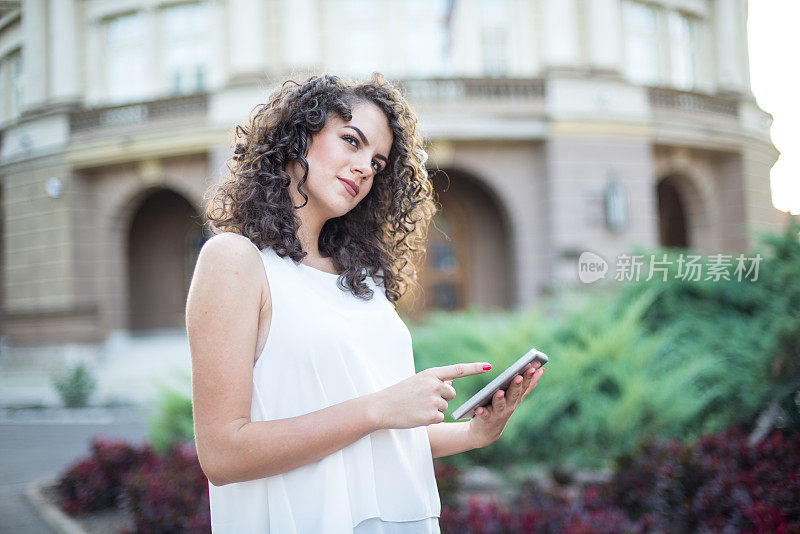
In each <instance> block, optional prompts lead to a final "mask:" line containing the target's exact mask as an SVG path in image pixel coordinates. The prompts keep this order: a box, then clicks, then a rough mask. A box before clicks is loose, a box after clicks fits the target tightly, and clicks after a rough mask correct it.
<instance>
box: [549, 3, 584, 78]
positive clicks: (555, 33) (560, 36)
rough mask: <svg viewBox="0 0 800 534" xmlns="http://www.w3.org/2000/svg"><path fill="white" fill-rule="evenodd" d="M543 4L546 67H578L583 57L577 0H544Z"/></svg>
mask: <svg viewBox="0 0 800 534" xmlns="http://www.w3.org/2000/svg"><path fill="white" fill-rule="evenodd" d="M541 6H542V15H541V17H542V24H543V29H544V61H543V63H544V67H545V68H554V67H555V68H559V67H568V68H573V67H576V66H577V65H578V63H579V62H580V59H581V58H580V40H579V39H580V35H579V32H578V6H577V2H576V0H544V1H543V2H542V3H541Z"/></svg>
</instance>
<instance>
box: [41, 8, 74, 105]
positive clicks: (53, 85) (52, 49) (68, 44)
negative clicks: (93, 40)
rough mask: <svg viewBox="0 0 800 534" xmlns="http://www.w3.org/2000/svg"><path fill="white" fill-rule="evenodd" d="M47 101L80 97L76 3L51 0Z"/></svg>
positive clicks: (72, 99) (60, 100)
mask: <svg viewBox="0 0 800 534" xmlns="http://www.w3.org/2000/svg"><path fill="white" fill-rule="evenodd" d="M49 5H50V17H49V21H48V22H49V23H50V37H51V38H50V42H49V43H48V45H49V53H48V56H49V57H50V59H51V61H50V64H49V65H48V67H49V70H50V77H49V79H50V98H51V99H52V100H54V101H57V102H64V101H67V102H69V101H74V100H77V99H78V98H79V97H80V79H79V77H78V73H79V72H80V70H79V68H78V17H77V6H76V5H75V0H50V4H49Z"/></svg>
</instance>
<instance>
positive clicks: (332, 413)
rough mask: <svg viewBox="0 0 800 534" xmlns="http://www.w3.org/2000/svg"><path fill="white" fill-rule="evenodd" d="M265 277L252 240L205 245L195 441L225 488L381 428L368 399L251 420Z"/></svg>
mask: <svg viewBox="0 0 800 534" xmlns="http://www.w3.org/2000/svg"><path fill="white" fill-rule="evenodd" d="M265 279H266V277H265V275H264V267H263V263H262V259H261V257H260V256H259V254H258V252H257V251H256V249H255V248H254V247H253V246H252V244H250V243H248V242H247V241H246V240H245V239H243V238H242V237H241V236H236V235H233V234H220V235H218V236H214V237H212V238H211V239H210V240H209V241H208V242H207V243H206V244H205V245H204V246H203V249H202V251H201V253H200V256H199V258H198V261H197V266H196V267H195V272H194V276H193V278H192V285H191V288H190V290H189V297H188V300H187V305H186V327H187V332H188V335H189V345H190V349H191V355H192V406H193V415H194V427H195V443H196V446H197V455H198V459H199V461H200V465H201V466H202V468H203V472H204V473H205V474H206V476H207V477H208V479H209V480H210V481H211V483H212V484H214V485H217V486H219V485H224V484H229V483H231V482H242V481H247V480H254V479H257V478H263V477H267V476H271V475H275V474H278V473H283V472H286V471H289V470H291V469H294V468H297V467H300V466H302V465H305V464H308V463H311V462H314V461H317V460H320V459H321V458H324V457H325V456H327V455H329V454H331V453H333V452H335V451H337V450H339V449H342V448H344V447H346V446H347V445H349V444H351V443H353V442H355V441H357V440H359V439H360V438H362V437H364V436H366V435H367V434H369V433H370V432H372V431H374V430H377V429H378V428H379V415H378V414H376V413H375V412H374V407H373V406H372V403H371V402H370V400H371V399H369V398H367V397H359V398H356V399H352V400H349V401H346V402H343V403H341V404H337V405H334V406H330V407H328V408H325V409H323V410H319V411H316V412H313V413H309V414H306V415H301V416H298V417H292V418H288V419H281V420H276V421H258V422H251V421H250V404H251V395H252V384H253V360H254V358H255V351H256V343H257V337H258V318H259V313H260V311H261V308H262V306H264V305H269V304H270V302H269V301H268V299H269V286H268V282H265ZM257 288H263V289H262V290H258V289H257ZM274 372H276V373H280V369H275V370H274Z"/></svg>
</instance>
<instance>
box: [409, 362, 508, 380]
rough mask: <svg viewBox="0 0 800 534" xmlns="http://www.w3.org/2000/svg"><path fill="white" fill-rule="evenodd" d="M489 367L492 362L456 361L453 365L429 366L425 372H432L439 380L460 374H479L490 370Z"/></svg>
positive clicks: (459, 375) (460, 375)
mask: <svg viewBox="0 0 800 534" xmlns="http://www.w3.org/2000/svg"><path fill="white" fill-rule="evenodd" d="M491 368H492V364H490V363H486V362H475V363H456V364H453V365H444V366H442V367H431V368H429V369H426V370H425V372H427V373H429V374H432V375H433V376H435V377H436V378H438V379H440V380H450V379H452V378H460V377H462V376H469V375H479V374H481V373H485V372H486V371H489V370H491Z"/></svg>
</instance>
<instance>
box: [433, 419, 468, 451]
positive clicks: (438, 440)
mask: <svg viewBox="0 0 800 534" xmlns="http://www.w3.org/2000/svg"><path fill="white" fill-rule="evenodd" d="M427 428H428V441H430V442H431V455H432V456H433V457H434V458H441V457H442V456H450V455H452V454H458V453H460V452H466V451H471V450H472V449H477V448H478V447H479V445H478V444H477V443H476V442H475V439H474V437H473V436H472V435H471V434H470V431H469V421H461V422H458V423H437V424H435V425H428V427H427Z"/></svg>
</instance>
